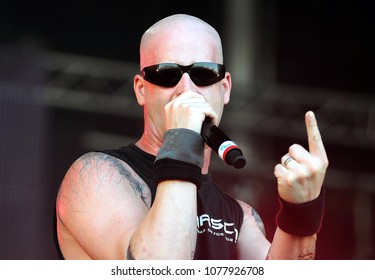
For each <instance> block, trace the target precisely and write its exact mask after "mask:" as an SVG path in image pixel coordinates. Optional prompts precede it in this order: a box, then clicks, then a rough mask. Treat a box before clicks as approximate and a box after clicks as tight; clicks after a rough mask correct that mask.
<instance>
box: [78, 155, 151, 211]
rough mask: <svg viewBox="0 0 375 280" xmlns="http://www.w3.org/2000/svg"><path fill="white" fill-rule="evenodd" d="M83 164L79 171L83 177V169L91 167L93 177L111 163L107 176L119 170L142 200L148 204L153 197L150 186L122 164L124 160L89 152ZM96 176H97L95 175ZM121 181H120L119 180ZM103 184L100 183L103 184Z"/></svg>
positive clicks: (100, 179)
mask: <svg viewBox="0 0 375 280" xmlns="http://www.w3.org/2000/svg"><path fill="white" fill-rule="evenodd" d="M82 160H83V165H82V167H81V170H80V171H79V173H80V176H81V178H82V177H83V176H82V173H83V171H85V170H86V169H87V168H89V170H90V171H89V173H90V175H91V176H92V177H94V176H95V174H98V173H99V169H100V168H102V166H103V165H105V164H109V165H110V166H111V167H113V168H111V169H110V171H109V172H108V174H107V176H112V175H113V173H115V172H118V173H119V174H120V176H121V179H120V180H126V181H127V182H128V183H129V184H130V186H131V187H132V189H133V190H134V192H135V193H136V194H138V195H140V197H141V199H142V201H143V202H144V203H145V204H146V205H147V202H148V201H149V200H150V199H151V195H150V192H149V191H148V186H147V185H146V184H145V183H144V182H142V181H140V180H137V179H135V178H134V176H133V175H132V173H131V172H130V171H129V170H128V169H127V168H126V167H125V166H124V165H123V164H122V162H121V161H120V160H119V159H117V158H115V157H112V156H110V155H107V154H104V153H89V154H86V155H84V156H83V158H82ZM95 177H96V176H95ZM97 179H98V180H99V181H102V178H100V177H99V178H97ZM118 183H120V182H118ZM101 185H102V184H99V186H101Z"/></svg>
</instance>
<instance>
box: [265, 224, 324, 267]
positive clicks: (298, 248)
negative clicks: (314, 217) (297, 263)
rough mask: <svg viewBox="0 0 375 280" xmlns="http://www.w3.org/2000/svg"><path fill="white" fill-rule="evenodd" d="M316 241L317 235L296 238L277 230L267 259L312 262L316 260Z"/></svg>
mask: <svg viewBox="0 0 375 280" xmlns="http://www.w3.org/2000/svg"><path fill="white" fill-rule="evenodd" d="M316 240H317V235H316V234H314V235H311V236H296V235H291V234H289V233H286V232H284V231H282V230H281V229H280V228H277V229H276V232H275V235H274V239H273V242H272V245H271V248H270V251H269V252H268V255H267V259H270V260H276V259H281V260H312V259H314V258H315V246H316Z"/></svg>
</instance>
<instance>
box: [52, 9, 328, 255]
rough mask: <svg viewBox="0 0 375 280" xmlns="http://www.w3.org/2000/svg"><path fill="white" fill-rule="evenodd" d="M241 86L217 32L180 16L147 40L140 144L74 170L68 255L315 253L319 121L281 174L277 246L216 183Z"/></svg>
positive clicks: (63, 218)
mask: <svg viewBox="0 0 375 280" xmlns="http://www.w3.org/2000/svg"><path fill="white" fill-rule="evenodd" d="M231 88H232V80H231V74H230V73H229V72H228V71H227V70H226V69H225V66H224V61H223V52H222V45H221V39H220V37H219V34H218V33H217V32H216V30H215V29H214V28H213V27H212V26H211V25H209V24H207V23H206V22H204V21H202V20H200V19H198V18H196V17H193V16H189V15H182V14H178V15H172V16H169V17H166V18H164V19H162V20H160V21H158V22H157V23H155V24H154V25H152V26H151V27H150V28H149V29H148V30H147V31H146V32H145V33H144V34H143V36H142V39H141V43H140V73H139V74H136V75H135V77H134V92H135V96H136V99H137V102H138V104H139V105H140V106H142V107H143V110H144V133H143V134H142V136H141V137H140V139H139V140H138V141H137V142H136V143H127V145H126V146H124V147H121V148H118V149H117V148H116V147H114V149H113V150H105V151H100V152H89V153H86V154H84V155H82V156H81V157H80V158H78V159H77V160H76V161H75V162H74V163H73V164H72V165H71V167H70V168H69V170H68V171H67V173H66V175H65V177H64V179H63V180H62V183H61V186H60V189H59V193H58V196H57V200H56V213H57V214H56V221H57V235H58V236H57V237H58V242H59V248H60V250H61V253H62V256H63V258H65V259H127V260H133V259H212V260H218V259H228V260H229V259H313V258H314V257H315V243H316V239H317V234H318V232H319V230H320V228H321V226H322V218H323V205H324V190H323V188H322V186H323V180H324V177H325V172H326V169H327V167H328V159H327V155H326V152H325V149H324V146H323V142H322V139H321V137H320V132H319V129H318V126H317V122H316V119H315V116H314V114H313V113H312V112H308V113H306V116H305V122H306V129H307V138H308V143H309V147H308V149H305V148H303V147H302V146H300V145H297V144H294V145H292V146H291V147H290V149H289V150H288V151H286V153H285V155H284V156H283V157H282V158H281V161H280V164H278V165H277V166H276V167H275V170H274V175H275V176H276V179H277V180H275V185H276V181H277V186H275V187H277V190H278V194H279V200H280V211H279V213H278V215H277V217H276V223H277V229H276V231H275V233H274V237H273V239H272V240H267V238H266V236H265V233H264V232H265V231H264V226H263V223H262V220H261V219H260V217H259V215H258V214H257V212H256V211H255V209H254V208H252V207H251V206H250V205H248V204H246V203H245V202H242V201H240V200H236V199H235V198H232V197H229V196H228V195H226V194H224V193H223V192H222V191H221V190H220V187H219V186H218V185H217V184H216V183H215V182H214V181H213V180H212V178H211V176H210V171H209V166H210V158H211V153H212V149H216V148H215V147H216V146H217V145H218V143H216V142H215V141H216V140H215V139H217V138H222V135H223V134H222V132H220V133H221V136H220V137H216V136H215V137H213V138H215V139H214V140H213V139H210V138H211V136H212V135H213V134H214V133H215V131H210V128H212V127H213V128H217V127H218V125H219V123H220V120H221V117H222V115H223V110H224V107H225V105H226V104H228V102H229V100H230V94H231ZM205 120H209V122H207V121H206V122H205ZM123 125H124V126H127V125H133V124H131V123H124V124H123ZM202 126H203V127H202ZM207 128H208V132H207V131H206V129H207ZM224 138H225V137H224ZM227 140H228V139H227ZM229 141H230V140H229ZM212 142H213V143H212ZM219 142H220V141H219ZM215 145H216V146H215ZM219 145H220V143H219ZM115 148H116V149H115ZM215 152H216V151H215ZM219 154H220V152H219ZM213 156H217V155H216V154H215V155H213ZM224 158H225V156H224ZM243 160H244V159H243ZM242 164H244V162H243V161H242V163H241V164H240V165H239V166H238V167H241V165H242ZM270 176H272V174H270Z"/></svg>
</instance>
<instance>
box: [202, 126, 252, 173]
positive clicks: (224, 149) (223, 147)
mask: <svg viewBox="0 0 375 280" xmlns="http://www.w3.org/2000/svg"><path fill="white" fill-rule="evenodd" d="M201 135H202V138H203V141H204V142H205V143H206V144H207V145H208V146H209V147H210V148H211V149H212V150H214V151H215V152H216V153H217V154H218V155H219V157H220V158H221V159H222V160H223V161H225V162H226V163H227V164H229V165H232V166H234V167H235V168H237V169H240V168H243V167H244V166H245V164H246V159H245V157H244V156H243V154H242V151H241V149H240V148H239V147H238V146H237V144H236V143H234V142H233V141H232V140H230V139H229V137H228V136H227V135H225V133H224V132H222V131H221V130H220V128H218V127H217V126H216V125H214V124H212V122H210V121H209V120H205V121H204V122H203V124H202V130H201Z"/></svg>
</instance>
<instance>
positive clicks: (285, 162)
mask: <svg viewBox="0 0 375 280" xmlns="http://www.w3.org/2000/svg"><path fill="white" fill-rule="evenodd" d="M292 160H293V158H292V157H288V158H287V159H286V160H285V161H284V166H285V167H287V168H288V163H289V162H291V161H292Z"/></svg>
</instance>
